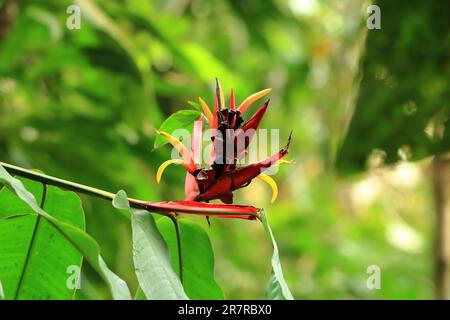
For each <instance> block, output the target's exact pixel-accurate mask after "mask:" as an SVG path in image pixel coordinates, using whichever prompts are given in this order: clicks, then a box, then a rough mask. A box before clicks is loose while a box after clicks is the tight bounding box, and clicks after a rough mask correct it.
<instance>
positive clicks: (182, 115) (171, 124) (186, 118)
mask: <svg viewBox="0 0 450 320" xmlns="http://www.w3.org/2000/svg"><path fill="white" fill-rule="evenodd" d="M200 115H201V113H200V112H198V111H196V110H181V111H178V112H175V113H173V114H172V115H171V116H170V117H168V118H167V119H166V120H165V121H164V122H163V123H162V125H161V127H160V128H159V131H164V132H167V133H169V134H172V133H173V132H174V131H175V130H177V129H186V130H188V131H190V129H191V127H192V125H193V123H194V121H195V120H196V119H197V118H198V117H200ZM166 143H167V139H165V138H164V137H162V136H160V135H157V136H156V139H155V144H154V146H153V148H155V149H156V148H159V147H161V146H163V145H165V144H166Z"/></svg>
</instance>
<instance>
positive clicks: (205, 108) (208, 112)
mask: <svg viewBox="0 0 450 320" xmlns="http://www.w3.org/2000/svg"><path fill="white" fill-rule="evenodd" d="M198 102H200V106H201V107H202V110H203V113H204V114H205V116H206V119H208V122H209V125H210V126H211V125H212V123H213V114H212V112H211V109H209V107H208V105H207V104H206V102H205V101H204V100H203V99H202V98H200V97H198Z"/></svg>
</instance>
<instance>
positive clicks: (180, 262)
mask: <svg viewBox="0 0 450 320" xmlns="http://www.w3.org/2000/svg"><path fill="white" fill-rule="evenodd" d="M171 220H172V221H173V225H174V227H175V234H176V237H177V249H178V269H179V270H180V281H181V283H182V284H183V255H182V250H181V234H180V224H179V223H178V216H177V215H176V214H174V216H173V217H172V218H171Z"/></svg>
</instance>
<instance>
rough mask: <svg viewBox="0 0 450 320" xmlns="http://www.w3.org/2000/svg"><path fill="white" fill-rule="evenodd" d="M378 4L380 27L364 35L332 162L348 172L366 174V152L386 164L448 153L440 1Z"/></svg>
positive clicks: (445, 24) (448, 94)
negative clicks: (354, 90) (351, 100)
mask: <svg viewBox="0 0 450 320" xmlns="http://www.w3.org/2000/svg"><path fill="white" fill-rule="evenodd" d="M377 4H378V5H379V6H380V8H381V12H382V29H381V30H373V31H369V32H368V36H367V41H366V50H365V55H364V57H363V60H362V70H361V72H362V80H361V84H360V90H359V93H358V97H357V101H356V109H355V111H354V115H353V118H352V121H351V124H350V127H349V130H348V133H347V136H346V138H345V140H344V142H343V145H342V147H341V149H340V151H339V153H338V158H337V165H338V167H339V168H340V169H341V170H343V171H347V172H352V171H353V172H354V171H357V170H362V169H365V167H366V165H367V162H368V157H369V156H370V155H371V154H373V152H376V153H377V154H378V155H379V156H381V157H382V158H384V162H385V163H387V164H390V163H394V162H396V161H398V160H400V159H402V158H403V159H405V158H406V159H408V160H420V159H422V158H424V157H427V156H429V155H434V154H440V153H443V152H447V151H449V145H450V144H449V143H450V130H447V129H446V123H447V118H448V115H449V108H450V106H449V104H448V101H450V89H449V85H448V79H449V78H450V69H449V67H448V57H449V56H448V53H449V52H450V42H449V41H447V40H445V39H446V38H448V30H450V13H449V10H448V8H447V4H446V3H444V2H439V1H433V2H430V1H421V2H420V3H415V4H414V5H411V2H410V1H406V0H402V1H396V2H395V3H393V2H392V1H388V0H380V1H377ZM445 32H447V34H445Z"/></svg>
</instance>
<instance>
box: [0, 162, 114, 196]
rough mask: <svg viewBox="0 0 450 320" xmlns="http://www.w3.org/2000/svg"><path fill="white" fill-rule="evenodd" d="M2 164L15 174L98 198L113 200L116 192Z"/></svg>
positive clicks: (1, 163)
mask: <svg viewBox="0 0 450 320" xmlns="http://www.w3.org/2000/svg"><path fill="white" fill-rule="evenodd" d="M0 165H2V166H3V167H4V168H5V169H6V171H8V172H9V173H10V174H15V175H18V176H21V177H24V178H28V179H31V180H34V181H39V182H42V183H44V184H48V185H52V186H56V187H61V188H64V189H66V190H70V191H75V192H80V193H83V194H86V195H91V196H95V197H98V198H102V199H106V200H111V201H112V200H113V199H114V194H113V193H111V192H107V191H104V190H101V189H97V188H93V187H89V186H86V185H83V184H79V183H75V182H72V181H67V180H63V179H60V178H56V177H52V176H49V175H46V174H43V173H40V172H36V171H32V170H27V169H24V168H21V167H17V166H14V165H12V164H8V163H4V162H0Z"/></svg>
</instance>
